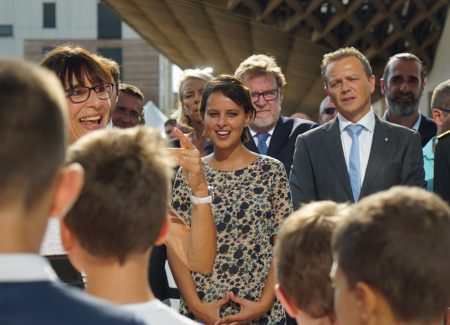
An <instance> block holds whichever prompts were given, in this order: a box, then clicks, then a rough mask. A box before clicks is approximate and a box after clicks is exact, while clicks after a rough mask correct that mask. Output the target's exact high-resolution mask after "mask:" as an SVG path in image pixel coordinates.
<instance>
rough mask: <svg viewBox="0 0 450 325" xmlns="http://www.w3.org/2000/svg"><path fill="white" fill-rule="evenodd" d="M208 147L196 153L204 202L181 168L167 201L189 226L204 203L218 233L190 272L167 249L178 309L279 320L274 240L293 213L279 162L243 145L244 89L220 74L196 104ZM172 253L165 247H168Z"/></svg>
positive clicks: (232, 318)
mask: <svg viewBox="0 0 450 325" xmlns="http://www.w3.org/2000/svg"><path fill="white" fill-rule="evenodd" d="M200 112H201V115H202V116H203V120H204V124H205V133H206V135H207V137H208V138H209V139H210V141H211V142H212V144H213V145H214V152H213V153H212V154H210V155H207V156H206V157H203V158H202V165H203V169H204V171H205V174H206V179H207V183H208V185H210V192H211V193H212V194H211V196H209V197H208V198H209V200H201V201H200V200H199V199H198V198H196V197H195V196H193V195H191V192H190V188H189V186H188V179H187V177H186V172H185V170H184V168H183V167H182V168H181V169H180V170H179V171H178V173H177V176H176V179H175V182H174V185H173V194H172V206H173V208H174V209H175V210H176V212H178V213H179V214H180V216H181V217H182V218H183V219H184V220H185V221H186V223H187V224H191V222H192V221H193V220H194V219H193V218H192V216H191V215H192V211H195V209H198V207H199V206H200V205H201V204H210V205H211V207H212V213H213V217H214V220H215V225H216V231H217V255H216V258H215V262H214V266H213V270H212V272H211V273H210V274H207V275H203V274H200V273H196V272H189V270H188V268H187V267H186V266H185V265H184V264H183V263H181V262H180V261H179V260H178V259H177V258H174V257H173V256H172V255H170V254H169V262H170V266H171V269H172V273H173V275H174V277H175V281H176V283H177V286H178V289H179V290H180V293H181V296H182V298H181V302H180V312H181V313H182V314H184V315H187V316H189V317H191V318H195V319H197V320H200V321H201V322H202V323H205V324H214V323H216V322H219V323H220V324H222V323H223V324H229V323H230V324H284V323H285V313H284V310H283V308H282V306H281V304H280V303H279V302H278V301H276V299H275V295H274V273H273V272H274V271H273V268H272V245H273V242H274V237H275V236H276V233H277V230H278V227H279V226H280V225H281V223H282V221H283V219H284V218H285V217H287V216H288V215H289V214H290V213H291V211H292V203H291V197H290V192H289V185H288V180H287V176H286V171H285V168H284V166H283V164H282V163H281V162H280V161H278V160H276V159H274V158H272V157H268V156H265V155H259V154H256V153H254V152H252V151H250V150H248V149H247V148H246V147H245V146H244V144H243V143H244V141H246V140H248V137H249V133H248V125H249V123H250V122H251V121H252V119H253V118H254V116H255V109H254V107H253V104H252V101H251V98H250V94H249V91H248V88H247V87H246V86H245V85H244V84H242V82H241V81H239V80H238V79H236V78H234V77H232V76H226V75H225V76H218V77H216V78H214V79H212V81H210V82H209V83H208V84H207V85H206V87H205V89H204V91H203V97H202V102H201V108H200ZM169 253H170V251H169Z"/></svg>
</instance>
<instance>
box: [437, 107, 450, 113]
mask: <svg viewBox="0 0 450 325" xmlns="http://www.w3.org/2000/svg"><path fill="white" fill-rule="evenodd" d="M437 109H440V110H441V111H444V112H447V113H450V108H448V107H437Z"/></svg>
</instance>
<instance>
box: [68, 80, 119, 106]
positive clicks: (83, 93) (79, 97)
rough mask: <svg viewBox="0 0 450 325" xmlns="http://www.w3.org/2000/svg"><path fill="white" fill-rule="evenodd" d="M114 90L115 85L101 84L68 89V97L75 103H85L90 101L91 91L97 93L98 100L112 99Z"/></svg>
mask: <svg viewBox="0 0 450 325" xmlns="http://www.w3.org/2000/svg"><path fill="white" fill-rule="evenodd" d="M113 89H114V84H110V83H108V84H101V85H97V86H95V87H75V88H69V89H66V93H67V96H69V98H70V100H71V101H72V102H74V103H83V102H85V101H87V100H88V99H89V96H90V95H91V91H92V90H93V91H94V92H95V95H97V98H98V99H103V100H104V99H108V98H111V96H112V93H113Z"/></svg>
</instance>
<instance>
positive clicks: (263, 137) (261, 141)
mask: <svg viewBox="0 0 450 325" xmlns="http://www.w3.org/2000/svg"><path fill="white" fill-rule="evenodd" d="M256 136H257V137H258V151H259V153H260V154H261V155H265V154H266V153H267V143H266V141H267V138H268V137H269V133H267V132H263V133H258V134H257V135H256Z"/></svg>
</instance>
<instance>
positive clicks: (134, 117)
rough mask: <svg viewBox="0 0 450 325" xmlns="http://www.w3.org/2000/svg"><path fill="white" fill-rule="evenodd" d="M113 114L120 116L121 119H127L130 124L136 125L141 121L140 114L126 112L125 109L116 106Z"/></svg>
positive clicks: (132, 111)
mask: <svg viewBox="0 0 450 325" xmlns="http://www.w3.org/2000/svg"><path fill="white" fill-rule="evenodd" d="M112 113H113V114H117V115H122V116H123V117H129V118H130V120H131V121H132V122H134V123H135V124H138V123H139V122H140V121H141V113H138V112H136V111H134V110H127V109H126V108H125V107H122V106H116V108H115V109H114V111H113V112H112Z"/></svg>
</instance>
